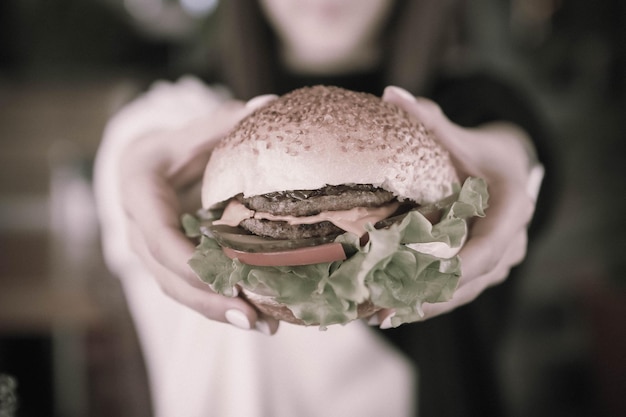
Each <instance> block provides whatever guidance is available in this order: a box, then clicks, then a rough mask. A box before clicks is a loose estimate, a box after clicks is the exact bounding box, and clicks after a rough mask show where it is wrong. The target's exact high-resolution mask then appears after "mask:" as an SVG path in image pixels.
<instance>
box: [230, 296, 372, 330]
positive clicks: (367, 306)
mask: <svg viewBox="0 0 626 417" xmlns="http://www.w3.org/2000/svg"><path fill="white" fill-rule="evenodd" d="M241 292H242V295H243V296H244V297H245V298H246V299H247V300H248V301H249V302H250V304H252V305H254V306H255V307H256V308H257V310H259V311H260V312H261V313H262V314H265V315H267V316H270V317H273V318H275V319H276V320H281V321H286V322H288V323H292V324H297V325H301V326H319V325H320V323H305V322H304V321H303V320H301V319H299V318H297V317H296V316H294V314H293V312H292V311H291V310H290V309H289V308H288V307H287V306H285V305H284V304H281V303H279V302H278V301H276V299H274V297H270V296H267V295H259V294H256V293H253V292H251V291H248V290H246V289H242V291H241ZM379 310H381V308H380V307H377V306H375V305H374V304H373V303H372V302H371V301H369V300H368V301H365V302H363V303H361V304H359V305H358V307H357V319H361V318H364V317H369V316H371V315H372V314H374V313H376V312H377V311H379Z"/></svg>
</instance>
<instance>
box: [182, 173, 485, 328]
mask: <svg viewBox="0 0 626 417" xmlns="http://www.w3.org/2000/svg"><path fill="white" fill-rule="evenodd" d="M455 196H456V199H451V200H450V199H446V201H452V202H451V203H448V204H447V205H446V206H445V207H443V209H444V212H443V216H442V219H441V221H440V222H439V223H437V224H436V225H434V226H433V225H432V224H431V223H430V222H429V221H428V220H427V219H426V218H425V217H424V216H423V215H422V214H421V213H419V212H417V211H413V212H411V213H409V214H408V215H407V216H406V217H405V218H404V219H403V220H402V222H400V223H399V224H394V225H392V226H391V227H389V228H387V229H380V230H378V229H375V228H374V227H372V226H369V227H368V233H369V241H368V243H367V244H365V245H364V246H361V245H360V244H359V238H358V237H357V236H355V235H353V234H350V233H345V234H343V235H341V236H339V237H338V238H337V241H338V242H341V243H342V244H344V245H349V246H351V247H352V248H353V249H354V251H355V252H356V253H355V254H354V255H353V256H351V257H350V258H349V259H347V260H345V261H342V262H331V263H322V264H316V265H305V266H295V267H259V266H251V265H245V264H242V263H241V262H239V261H238V260H232V259H230V258H228V257H227V256H226V255H224V253H223V252H222V250H221V248H220V246H219V245H218V244H217V242H216V241H215V240H214V239H213V238H212V237H211V235H210V233H208V232H207V231H206V230H203V229H202V227H201V225H202V222H201V221H200V220H198V219H195V220H194V219H190V218H189V217H193V216H185V217H186V218H185V219H183V223H184V228H185V230H186V232H187V234H188V235H189V236H190V237H193V236H196V237H197V236H201V239H200V244H199V245H198V246H197V248H196V251H195V253H194V255H193V257H192V258H191V259H190V260H189V265H190V266H191V268H192V269H193V270H194V271H195V272H196V274H197V275H198V276H199V277H200V279H202V280H203V281H204V282H206V283H207V284H209V285H210V287H211V288H212V289H213V290H214V291H216V292H218V293H220V294H223V295H226V296H233V294H234V290H233V288H234V287H235V285H240V286H242V287H243V288H246V289H248V290H250V291H252V292H256V293H259V294H263V295H269V296H272V297H274V298H275V299H276V300H277V301H279V302H281V303H283V304H284V305H286V306H287V307H289V309H290V310H291V311H292V312H293V313H294V315H295V316H296V317H297V318H299V319H301V320H302V321H303V322H304V323H305V324H308V325H319V326H320V328H322V329H323V328H325V327H326V326H328V325H331V324H344V323H347V322H349V321H352V320H354V319H355V318H356V317H357V306H358V305H359V303H361V302H363V301H365V300H367V299H371V300H372V302H373V303H374V304H376V305H378V306H380V307H383V308H392V309H395V311H396V314H395V316H394V317H393V319H392V325H393V326H398V325H400V324H402V323H408V322H413V321H417V320H419V319H420V318H421V317H422V310H421V306H422V304H423V303H425V302H428V303H437V302H443V301H447V300H449V299H450V298H451V297H452V294H453V293H454V291H455V289H456V287H457V285H458V281H459V277H460V274H461V264H460V260H459V258H458V256H454V257H452V258H449V259H446V258H439V257H436V256H433V255H430V254H427V253H421V252H419V251H417V250H414V249H412V248H411V247H409V246H407V245H411V244H425V243H426V244H428V243H431V242H441V243H443V244H445V245H447V246H449V247H451V248H459V247H460V246H461V245H462V244H463V242H464V241H465V237H466V236H465V235H466V234H467V224H466V221H467V219H469V218H471V217H474V216H484V215H485V213H484V210H485V209H486V207H487V204H488V193H487V186H486V184H485V182H484V181H483V180H481V179H479V178H468V179H467V180H466V181H465V183H464V184H463V186H462V187H460V189H458V190H456V192H455ZM205 215H206V214H204V216H205ZM200 217H202V216H200ZM202 220H206V218H204V219H202Z"/></svg>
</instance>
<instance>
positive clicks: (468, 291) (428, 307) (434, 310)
mask: <svg viewBox="0 0 626 417" xmlns="http://www.w3.org/2000/svg"><path fill="white" fill-rule="evenodd" d="M526 249H527V235H526V233H521V234H519V235H518V236H517V237H516V239H514V241H513V242H512V243H511V245H510V246H509V247H508V248H507V253H506V255H505V257H503V259H502V260H501V261H500V262H499V263H498V264H497V265H496V266H495V267H494V268H493V269H492V270H490V271H489V272H488V273H486V274H484V275H481V276H479V277H475V278H474V279H473V280H469V281H465V282H460V283H459V287H458V288H457V290H456V291H455V293H454V295H453V298H452V299H451V300H449V301H446V302H443V303H424V305H423V306H422V309H423V311H424V320H426V319H429V318H433V317H436V316H438V315H441V314H443V313H447V312H450V311H452V310H454V309H455V308H457V307H459V306H462V305H465V304H468V303H470V302H472V301H474V300H475V299H476V298H477V297H478V296H479V295H480V294H482V293H483V292H484V291H485V290H486V289H487V288H489V287H492V286H495V285H498V284H500V283H502V282H503V281H504V280H505V279H506V278H507V277H508V275H509V273H510V271H511V268H513V267H514V266H515V265H517V264H519V263H520V262H521V261H522V260H523V259H524V257H525V256H526Z"/></svg>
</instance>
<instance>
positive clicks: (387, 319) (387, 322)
mask: <svg viewBox="0 0 626 417" xmlns="http://www.w3.org/2000/svg"><path fill="white" fill-rule="evenodd" d="M395 315H396V313H393V314H390V315H388V316H387V317H385V320H383V322H382V323H381V324H380V328H381V329H383V330H386V329H391V328H392V327H393V325H392V324H391V319H392V318H393V317H394V316H395Z"/></svg>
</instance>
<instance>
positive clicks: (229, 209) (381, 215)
mask: <svg viewBox="0 0 626 417" xmlns="http://www.w3.org/2000/svg"><path fill="white" fill-rule="evenodd" d="M399 206H400V203H399V202H397V201H393V202H391V203H388V204H385V205H384V206H380V207H354V208H352V209H349V210H336V211H323V212H321V213H319V214H316V215H313V216H300V217H296V216H288V215H284V216H281V215H274V214H271V213H264V212H260V211H254V210H250V209H249V208H247V207H246V206H244V205H243V204H242V203H241V202H240V201H238V200H236V199H232V200H231V201H230V202H229V203H228V205H227V206H226V208H225V209H224V213H223V214H222V218H221V219H219V220H217V221H215V222H213V224H215V225H227V226H232V227H236V226H238V225H239V223H241V222H242V221H243V220H246V219H259V220H271V221H283V222H287V223H289V224H291V225H296V224H314V223H320V222H323V221H328V222H331V223H332V224H334V225H335V226H337V227H339V228H340V229H343V230H345V231H346V232H350V233H354V234H355V235H357V236H363V235H364V234H365V233H366V232H365V225H366V224H368V223H369V224H375V223H377V222H379V221H381V220H384V219H386V218H387V217H389V216H391V215H392V214H393V213H395V212H396V210H397V209H398V207H399Z"/></svg>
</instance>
